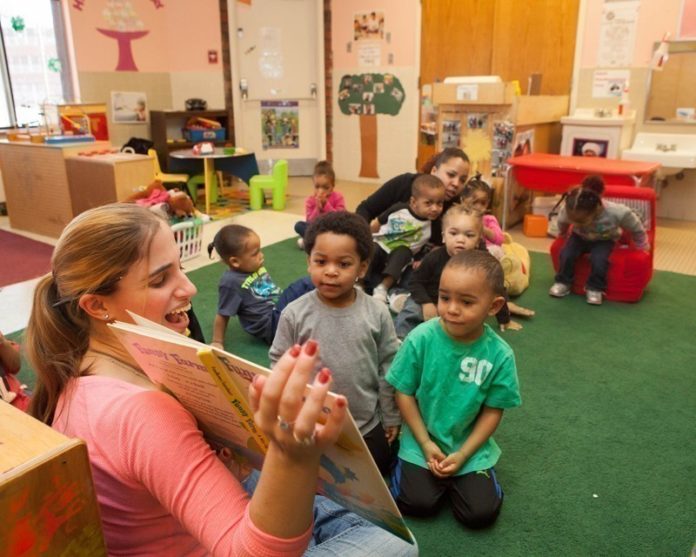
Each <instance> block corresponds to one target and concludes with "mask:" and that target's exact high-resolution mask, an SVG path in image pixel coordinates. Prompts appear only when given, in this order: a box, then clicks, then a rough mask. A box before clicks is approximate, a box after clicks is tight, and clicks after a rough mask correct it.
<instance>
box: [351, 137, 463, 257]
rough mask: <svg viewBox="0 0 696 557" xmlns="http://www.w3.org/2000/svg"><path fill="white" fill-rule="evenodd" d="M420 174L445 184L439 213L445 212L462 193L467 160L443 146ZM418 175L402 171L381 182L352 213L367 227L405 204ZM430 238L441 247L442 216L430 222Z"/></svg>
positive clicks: (454, 148) (454, 149)
mask: <svg viewBox="0 0 696 557" xmlns="http://www.w3.org/2000/svg"><path fill="white" fill-rule="evenodd" d="M421 174H432V175H434V176H437V177H438V178H440V180H442V183H443V184H445V203H444V207H443V210H442V214H445V213H446V212H447V209H449V208H450V207H451V206H452V205H453V204H454V203H457V202H458V201H459V197H460V196H461V194H462V191H463V190H464V185H465V184H466V180H467V178H468V177H469V157H467V155H466V153H465V152H464V151H462V150H461V149H459V148H457V147H447V148H446V149H443V150H442V151H440V152H439V153H437V154H435V155H433V156H432V157H431V158H430V160H428V162H426V163H425V164H424V165H423V168H422V169H421ZM417 176H418V174H414V173H412V172H406V173H404V174H399V175H398V176H395V177H394V178H392V179H391V180H388V181H387V182H385V183H384V184H383V185H382V186H381V187H380V188H379V189H378V190H377V191H375V192H374V193H373V194H372V195H370V196H369V197H368V198H367V199H365V200H363V201H362V202H361V203H360V205H358V207H357V209H356V210H355V212H356V213H358V214H359V215H360V216H361V217H363V218H364V219H365V220H367V222H368V224H369V223H371V222H372V221H373V220H374V219H376V218H377V217H378V216H379V215H381V214H382V213H383V212H384V211H386V210H387V209H389V208H390V207H391V206H392V205H394V204H395V203H408V201H409V199H410V198H411V187H412V185H413V181H414V180H415V179H416V177H417ZM430 238H431V240H432V242H433V243H435V244H438V245H441V244H442V217H440V218H438V219H436V220H434V221H433V222H432V228H431V234H430Z"/></svg>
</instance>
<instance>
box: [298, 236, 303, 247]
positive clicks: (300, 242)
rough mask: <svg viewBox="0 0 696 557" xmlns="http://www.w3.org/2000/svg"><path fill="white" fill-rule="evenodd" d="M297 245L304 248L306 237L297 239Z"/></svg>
mask: <svg viewBox="0 0 696 557" xmlns="http://www.w3.org/2000/svg"><path fill="white" fill-rule="evenodd" d="M297 247H298V248H300V249H304V238H298V239H297Z"/></svg>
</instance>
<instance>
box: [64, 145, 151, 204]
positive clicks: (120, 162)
mask: <svg viewBox="0 0 696 557" xmlns="http://www.w3.org/2000/svg"><path fill="white" fill-rule="evenodd" d="M65 167H66V170H67V174H68V183H69V184H70V199H71V202H72V211H73V214H74V215H79V214H80V213H82V212H83V211H86V210H87V209H91V208H93V207H99V206H101V205H106V204H107V203H114V202H116V201H124V200H125V199H126V198H127V197H129V196H130V195H132V194H133V193H135V192H136V191H139V190H140V189H141V188H145V187H147V186H148V185H149V184H150V183H151V182H152V181H153V180H154V179H155V170H154V166H153V161H152V159H150V157H148V156H147V155H134V154H128V153H112V154H106V155H92V156H74V157H68V158H66V159H65Z"/></svg>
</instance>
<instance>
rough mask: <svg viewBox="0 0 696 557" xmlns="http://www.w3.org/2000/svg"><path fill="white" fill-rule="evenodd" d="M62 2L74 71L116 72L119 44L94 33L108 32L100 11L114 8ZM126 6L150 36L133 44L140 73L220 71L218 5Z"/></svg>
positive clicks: (171, 0) (86, 0)
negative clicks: (212, 53)
mask: <svg viewBox="0 0 696 557" xmlns="http://www.w3.org/2000/svg"><path fill="white" fill-rule="evenodd" d="M63 1H69V13H70V21H71V27H72V31H73V42H74V46H75V57H76V60H77V68H78V71H88V72H90V71H91V72H99V71H114V70H115V69H116V65H117V62H118V58H119V56H118V54H119V49H118V46H117V41H116V40H115V39H112V38H109V37H106V36H104V35H102V34H101V33H100V32H98V31H97V28H108V27H109V22H108V21H107V20H106V19H105V18H104V15H103V12H104V10H106V9H107V8H108V7H109V6H111V5H112V4H116V3H115V2H109V1H108V0H63ZM126 3H127V2H125V1H123V2H120V4H122V5H123V4H126ZM129 3H130V5H131V6H132V8H133V11H134V12H135V18H136V19H138V20H140V21H142V23H143V25H142V29H143V30H147V31H149V33H148V34H147V35H146V36H144V37H142V38H139V39H136V40H133V41H132V42H131V48H132V55H133V60H134V61H135V64H136V66H137V69H138V70H139V71H143V72H173V71H205V70H210V71H215V72H219V71H220V69H221V67H222V66H221V60H222V57H221V52H220V48H221V39H220V17H219V11H218V10H219V4H218V0H196V1H195V2H184V1H182V0H160V1H158V0H130V2H129ZM157 5H160V6H161V7H159V8H158V7H157ZM208 50H216V51H217V52H218V63H217V64H209V63H208Z"/></svg>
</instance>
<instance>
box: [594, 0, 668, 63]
mask: <svg viewBox="0 0 696 557" xmlns="http://www.w3.org/2000/svg"><path fill="white" fill-rule="evenodd" d="M585 5H586V6H587V8H586V12H585V32H584V34H583V37H582V45H583V46H582V57H581V62H580V66H581V67H582V68H594V67H596V66H597V50H598V48H599V31H600V27H601V23H602V6H604V5H605V3H604V0H586V4H585ZM609 5H611V4H609ZM681 5H682V0H641V2H640V8H639V9H638V24H637V26H636V45H635V50H634V52H633V64H632V66H634V67H635V66H637V67H645V66H648V64H649V63H650V58H651V57H652V51H653V45H654V43H655V42H657V41H659V40H660V39H661V38H662V36H663V35H664V34H665V32H669V33H671V37H672V38H673V39H674V38H675V37H676V36H677V25H678V23H679V14H680V10H681Z"/></svg>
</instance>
